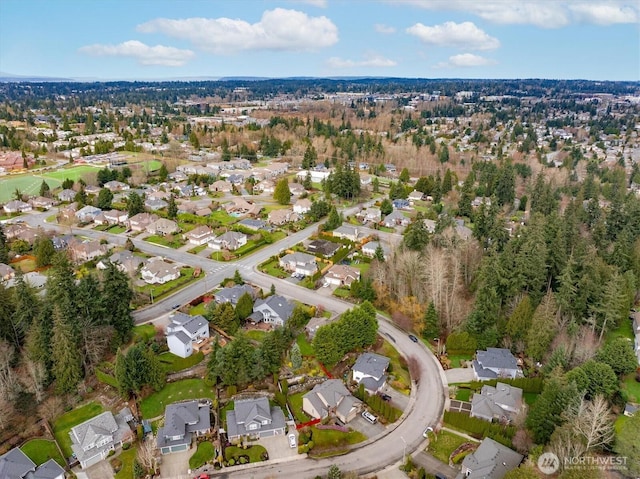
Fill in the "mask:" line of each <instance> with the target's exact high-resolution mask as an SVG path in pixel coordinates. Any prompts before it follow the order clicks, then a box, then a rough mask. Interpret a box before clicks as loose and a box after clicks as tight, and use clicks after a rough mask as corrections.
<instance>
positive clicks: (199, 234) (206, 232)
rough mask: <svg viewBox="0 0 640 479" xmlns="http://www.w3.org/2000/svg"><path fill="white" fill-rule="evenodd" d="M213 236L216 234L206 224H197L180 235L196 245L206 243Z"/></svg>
mask: <svg viewBox="0 0 640 479" xmlns="http://www.w3.org/2000/svg"><path fill="white" fill-rule="evenodd" d="M215 236H216V235H215V234H214V233H213V230H212V229H211V228H210V227H208V226H206V225H202V226H198V227H197V228H194V229H192V230H191V231H189V232H188V233H185V234H183V235H182V237H183V238H184V239H186V240H188V241H189V243H190V244H193V245H196V246H200V245H203V244H206V243H208V242H209V241H211V240H212V239H213V238H215Z"/></svg>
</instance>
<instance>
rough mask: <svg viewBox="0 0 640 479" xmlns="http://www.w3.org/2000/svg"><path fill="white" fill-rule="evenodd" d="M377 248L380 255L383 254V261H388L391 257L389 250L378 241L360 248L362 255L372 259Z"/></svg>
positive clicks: (370, 242)
mask: <svg viewBox="0 0 640 479" xmlns="http://www.w3.org/2000/svg"><path fill="white" fill-rule="evenodd" d="M378 246H380V247H381V248H382V253H383V254H384V259H385V260H386V259H389V257H390V256H391V249H390V248H389V247H388V246H387V245H384V244H382V243H380V242H379V241H369V242H368V243H365V244H364V245H363V246H362V254H363V255H364V256H367V257H369V258H373V257H374V256H375V255H376V250H377V249H378Z"/></svg>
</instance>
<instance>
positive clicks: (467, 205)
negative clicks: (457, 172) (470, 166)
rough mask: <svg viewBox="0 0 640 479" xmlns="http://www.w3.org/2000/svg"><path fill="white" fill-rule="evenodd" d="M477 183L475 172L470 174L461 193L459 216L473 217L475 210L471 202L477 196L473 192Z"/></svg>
mask: <svg viewBox="0 0 640 479" xmlns="http://www.w3.org/2000/svg"><path fill="white" fill-rule="evenodd" d="M474 183H475V175H474V174H473V172H471V173H469V175H468V176H467V178H466V179H465V180H464V183H463V185H462V190H461V191H460V199H459V200H458V215H460V216H466V217H467V218H471V216H472V215H473V208H472V207H471V202H472V201H473V198H474V196H475V194H474V191H473V185H474Z"/></svg>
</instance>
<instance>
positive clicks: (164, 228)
mask: <svg viewBox="0 0 640 479" xmlns="http://www.w3.org/2000/svg"><path fill="white" fill-rule="evenodd" d="M146 231H147V233H150V234H152V235H160V236H167V235H171V234H174V233H177V232H178V231H180V227H179V226H178V223H176V222H175V221H172V220H168V219H166V218H160V219H159V220H156V221H154V222H153V223H151V224H149V225H148V226H147V228H146Z"/></svg>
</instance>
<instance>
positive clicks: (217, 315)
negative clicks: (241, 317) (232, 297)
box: [206, 303, 240, 334]
mask: <svg viewBox="0 0 640 479" xmlns="http://www.w3.org/2000/svg"><path fill="white" fill-rule="evenodd" d="M206 317H207V319H209V321H211V323H212V324H214V325H215V326H217V327H218V328H220V329H221V330H223V331H224V332H225V333H227V334H235V332H236V331H237V330H238V328H239V327H240V322H239V321H238V320H237V318H236V312H235V310H234V309H233V305H232V304H231V303H221V304H218V305H215V304H213V305H210V306H209V309H208V311H207V313H206Z"/></svg>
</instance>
